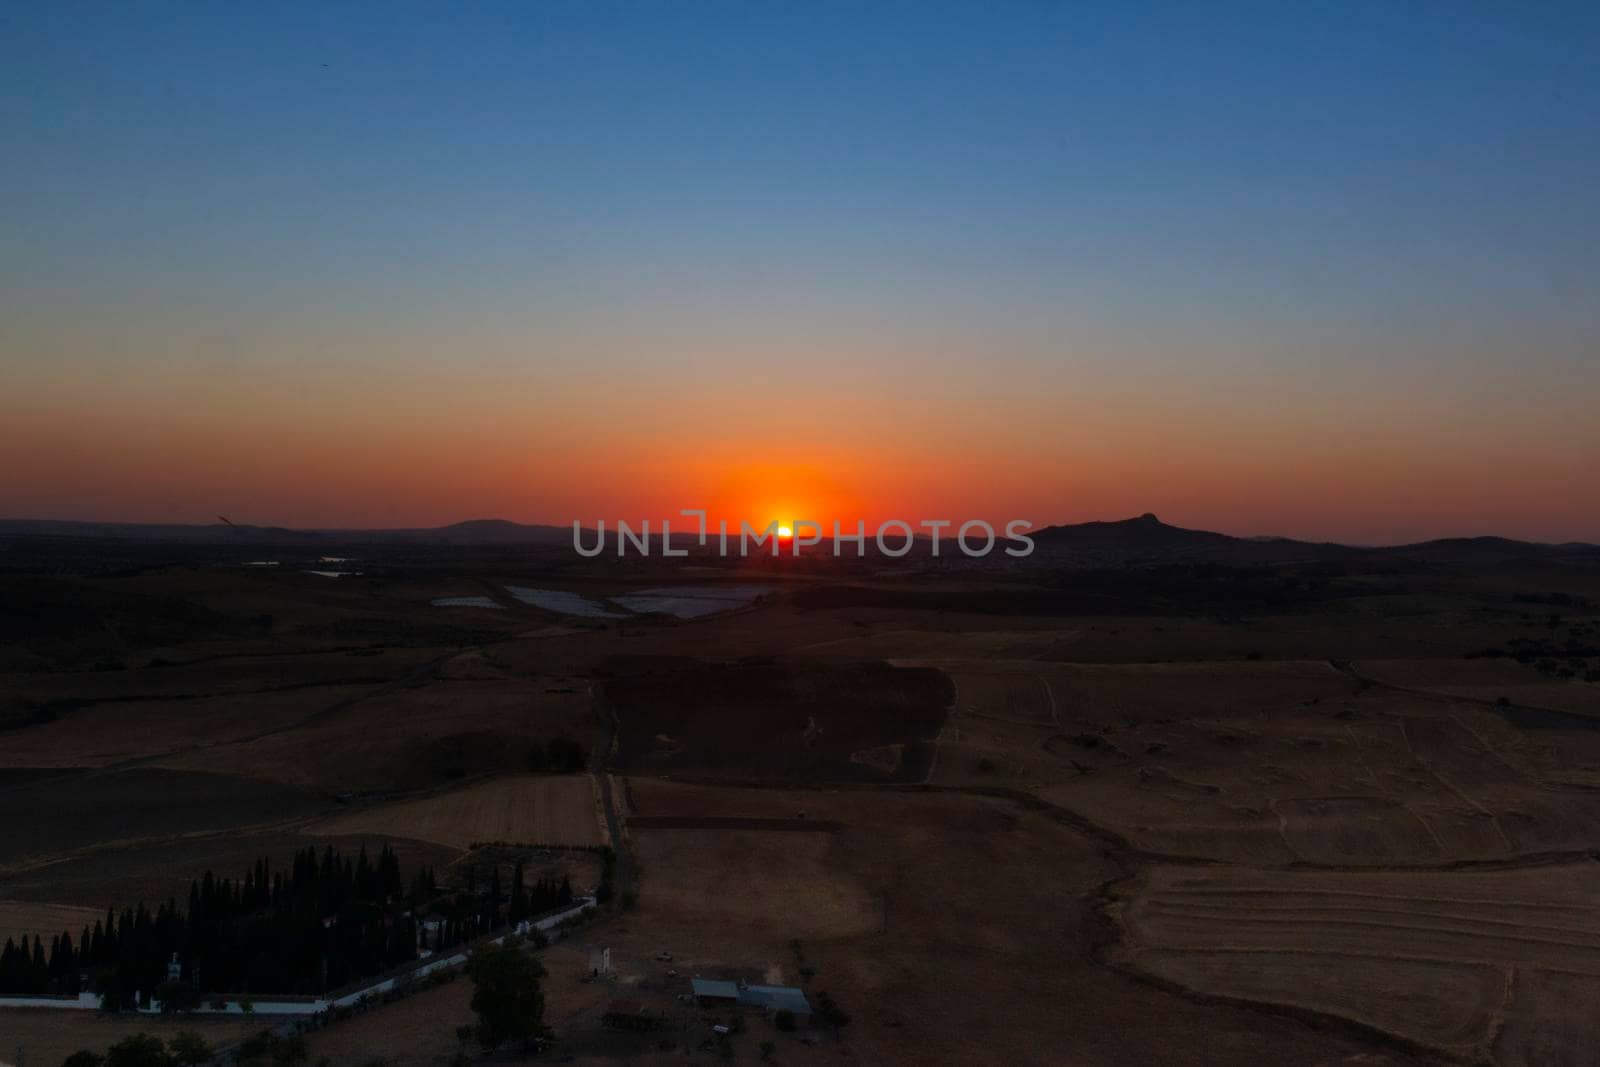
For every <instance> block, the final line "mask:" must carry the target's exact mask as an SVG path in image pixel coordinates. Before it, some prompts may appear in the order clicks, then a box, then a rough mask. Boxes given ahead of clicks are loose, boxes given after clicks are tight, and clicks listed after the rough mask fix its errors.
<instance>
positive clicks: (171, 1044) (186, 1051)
mask: <svg viewBox="0 0 1600 1067" xmlns="http://www.w3.org/2000/svg"><path fill="white" fill-rule="evenodd" d="M167 1052H168V1054H169V1055H170V1056H171V1057H172V1062H173V1063H175V1064H177V1065H178V1067H194V1065H195V1064H199V1063H208V1062H210V1060H211V1059H212V1057H214V1056H215V1055H216V1053H215V1052H214V1051H213V1050H212V1048H211V1045H210V1044H209V1043H208V1042H207V1041H206V1039H205V1038H203V1037H201V1036H200V1035H199V1034H197V1033H195V1032H194V1031H193V1030H179V1031H178V1032H177V1033H176V1034H173V1035H172V1037H171V1038H169V1039H168V1041H167Z"/></svg>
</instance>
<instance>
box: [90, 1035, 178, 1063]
mask: <svg viewBox="0 0 1600 1067" xmlns="http://www.w3.org/2000/svg"><path fill="white" fill-rule="evenodd" d="M106 1067H172V1057H171V1056H169V1055H167V1046H165V1045H163V1044H162V1043H161V1039H160V1038H159V1037H156V1036H155V1035H154V1034H129V1035H128V1036H127V1037H125V1038H123V1039H122V1040H121V1041H118V1042H117V1043H116V1044H115V1045H112V1046H111V1047H110V1048H108V1049H106Z"/></svg>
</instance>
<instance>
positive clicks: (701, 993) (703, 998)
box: [689, 978, 739, 1008]
mask: <svg viewBox="0 0 1600 1067" xmlns="http://www.w3.org/2000/svg"><path fill="white" fill-rule="evenodd" d="M689 987H690V988H691V989H692V990H694V999H695V1000H697V1001H699V1002H700V1006H701V1007H706V1008H709V1007H713V1006H715V1005H717V1004H720V1003H727V1002H737V1001H738V999H739V985H738V983H736V982H723V981H720V980H718V979H715V978H691V979H689Z"/></svg>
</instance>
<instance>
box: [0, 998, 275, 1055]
mask: <svg viewBox="0 0 1600 1067" xmlns="http://www.w3.org/2000/svg"><path fill="white" fill-rule="evenodd" d="M261 1026H262V1024H261V1021H260V1020H259V1019H257V1020H245V1019H208V1018H205V1017H203V1016H199V1017H195V1018H191V1019H183V1020H173V1019H163V1018H161V1017H160V1016H150V1015H141V1016H137V1017H130V1016H127V1015H103V1014H101V1013H100V1012H91V1011H62V1010H57V1009H49V1010H39V1009H26V1008H25V1009H21V1010H16V1009H12V1008H6V1009H0V1050H3V1053H4V1056H5V1062H7V1063H11V1062H12V1061H13V1060H14V1059H15V1058H16V1051H17V1049H18V1048H19V1047H20V1048H22V1049H23V1051H24V1052H25V1053H26V1056H25V1058H26V1060H27V1063H26V1064H25V1065H24V1067H55V1065H56V1064H59V1063H60V1062H61V1061H62V1060H64V1059H66V1058H67V1057H68V1056H70V1055H72V1054H73V1053H74V1052H77V1051H78V1050H79V1049H90V1050H92V1051H94V1052H99V1053H102V1054H103V1053H104V1052H105V1050H106V1049H107V1047H109V1046H111V1045H114V1044H116V1043H117V1042H118V1041H120V1040H122V1039H123V1038H125V1037H128V1036H130V1035H132V1034H153V1035H154V1036H156V1037H158V1038H160V1039H161V1040H163V1041H167V1040H170V1039H171V1037H172V1035H173V1034H176V1033H177V1032H178V1031H180V1030H193V1031H194V1032H195V1033H197V1034H199V1035H200V1036H201V1037H203V1038H205V1039H206V1040H207V1041H208V1042H210V1043H211V1044H212V1045H221V1044H224V1043H226V1042H231V1041H237V1040H238V1039H240V1038H242V1037H245V1036H247V1035H249V1034H251V1033H254V1032H255V1031H257V1030H260V1029H261Z"/></svg>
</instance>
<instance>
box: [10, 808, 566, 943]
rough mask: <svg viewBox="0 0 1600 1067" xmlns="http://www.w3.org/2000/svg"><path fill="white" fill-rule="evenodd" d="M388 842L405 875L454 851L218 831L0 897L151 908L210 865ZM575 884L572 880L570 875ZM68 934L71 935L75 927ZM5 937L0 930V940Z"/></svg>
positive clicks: (89, 852) (34, 878) (15, 886)
mask: <svg viewBox="0 0 1600 1067" xmlns="http://www.w3.org/2000/svg"><path fill="white" fill-rule="evenodd" d="M386 843H387V844H390V845H392V846H393V847H394V850H395V852H396V853H397V854H398V856H399V858H400V866H401V870H402V871H403V872H404V873H405V875H406V877H410V875H411V873H412V872H413V871H415V870H416V869H417V867H418V866H419V865H428V866H433V867H436V868H438V869H439V870H440V871H443V869H444V868H445V867H446V866H447V865H448V864H449V863H450V862H451V861H452V860H454V859H455V858H456V857H457V856H459V855H460V853H459V852H457V851H456V850H455V849H449V848H445V847H443V846H441V845H434V844H429V843H427V842H423V841H409V840H406V839H404V838H388V837H376V836H363V837H342V838H327V837H311V836H308V835H304V834H300V833H297V832H294V831H283V832H278V833H245V832H233V831H223V832H219V833H215V834H209V835H206V836H203V837H169V838H165V839H162V840H157V841H152V842H148V843H145V844H141V845H139V846H137V847H114V846H108V847H98V846H94V847H89V848H86V849H84V850H82V852H81V853H80V854H77V855H74V856H73V857H71V858H69V859H64V860H61V861H59V862H55V863H51V864H49V865H47V866H37V867H28V868H26V869H22V870H18V871H14V872H11V873H7V874H5V875H3V876H0V897H3V898H5V899H7V900H17V901H27V902H37V903H50V904H56V903H66V904H76V905H82V906H85V907H93V908H96V909H98V910H99V911H101V912H102V913H103V912H104V909H105V908H106V907H108V906H110V905H113V904H114V905H116V906H117V907H118V908H121V907H124V906H126V907H131V906H133V905H134V904H135V903H137V902H138V901H141V900H142V901H145V902H146V903H150V904H155V903H157V902H160V901H164V900H167V899H168V898H173V899H176V900H180V901H181V900H184V899H185V898H186V895H187V894H188V892H189V883H190V881H191V880H193V879H196V878H199V877H200V876H201V875H203V874H204V873H205V871H206V869H207V868H210V869H211V870H212V871H214V872H215V873H216V874H218V875H219V876H224V877H229V878H234V879H238V878H241V877H243V876H244V874H245V873H246V872H247V871H248V870H249V869H250V867H251V865H252V864H254V863H255V861H256V860H257V859H259V858H261V857H263V856H265V857H267V858H268V859H269V860H270V861H271V862H272V864H273V866H274V867H276V868H278V869H280V870H281V869H283V868H284V867H285V866H286V865H287V864H288V863H289V862H290V861H291V860H292V859H293V856H294V853H295V852H296V851H299V850H302V849H304V848H305V847H306V846H308V845H312V846H315V847H316V848H318V849H321V848H323V847H324V846H326V845H329V844H332V845H334V846H335V847H337V848H338V849H340V850H341V851H343V852H348V853H352V854H353V853H355V852H356V851H358V850H359V849H360V848H361V846H362V845H363V844H365V845H366V847H367V851H368V852H372V853H376V852H377V851H378V850H379V849H380V848H382V847H383V845H384V844H386ZM573 881H574V884H583V883H580V882H579V881H578V875H577V874H574V875H573ZM73 935H74V936H77V931H76V930H74V932H73ZM3 936H4V934H3V933H0V938H3Z"/></svg>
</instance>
